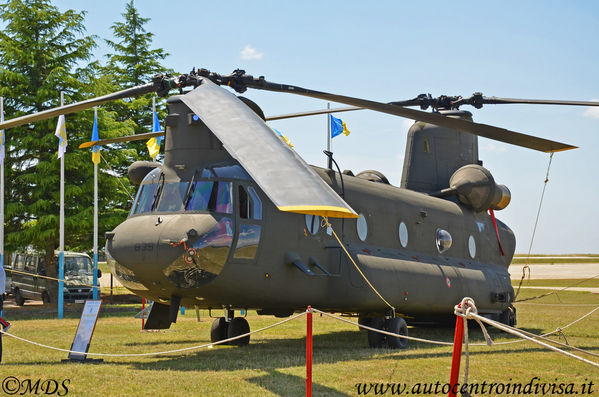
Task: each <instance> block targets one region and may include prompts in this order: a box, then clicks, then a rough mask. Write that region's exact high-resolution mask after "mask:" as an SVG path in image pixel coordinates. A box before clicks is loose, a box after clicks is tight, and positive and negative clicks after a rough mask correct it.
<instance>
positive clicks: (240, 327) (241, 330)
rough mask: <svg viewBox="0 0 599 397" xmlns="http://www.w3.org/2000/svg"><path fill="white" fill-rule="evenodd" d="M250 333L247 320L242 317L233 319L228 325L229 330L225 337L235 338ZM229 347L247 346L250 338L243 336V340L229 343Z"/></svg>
mask: <svg viewBox="0 0 599 397" xmlns="http://www.w3.org/2000/svg"><path fill="white" fill-rule="evenodd" d="M248 332H250V325H249V324H248V322H247V320H246V319H245V318H243V317H235V318H234V319H233V320H231V322H230V323H229V330H228V334H227V337H229V338H233V337H235V336H239V335H243V334H247V333H248ZM229 344H230V345H235V346H247V345H249V344H250V336H249V335H247V336H244V337H243V338H239V339H235V340H234V341H231V342H229Z"/></svg>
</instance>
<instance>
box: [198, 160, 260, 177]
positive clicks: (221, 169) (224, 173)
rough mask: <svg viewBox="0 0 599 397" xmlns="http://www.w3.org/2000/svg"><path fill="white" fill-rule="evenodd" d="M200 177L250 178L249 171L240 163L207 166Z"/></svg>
mask: <svg viewBox="0 0 599 397" xmlns="http://www.w3.org/2000/svg"><path fill="white" fill-rule="evenodd" d="M200 177H202V178H223V179H243V180H250V176H249V175H248V173H247V172H246V171H245V170H244V169H243V168H242V167H241V166H240V165H239V164H233V165H231V164H223V165H213V166H211V167H206V168H204V169H203V170H202V172H201V173H200Z"/></svg>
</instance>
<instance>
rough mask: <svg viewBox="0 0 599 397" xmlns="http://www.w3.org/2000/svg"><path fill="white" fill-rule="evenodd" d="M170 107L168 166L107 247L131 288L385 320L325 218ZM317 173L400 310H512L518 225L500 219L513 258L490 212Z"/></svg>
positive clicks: (355, 252) (162, 298) (356, 253)
mask: <svg viewBox="0 0 599 397" xmlns="http://www.w3.org/2000/svg"><path fill="white" fill-rule="evenodd" d="M168 106H169V116H168V118H167V122H166V124H167V128H166V142H165V145H166V146H165V157H164V162H163V165H162V166H161V167H159V168H157V170H156V171H155V172H154V174H153V175H150V174H152V173H150V174H148V176H147V177H146V179H144V182H142V187H141V190H142V192H141V193H140V194H139V197H138V199H137V200H136V203H135V204H134V208H133V210H132V214H131V216H130V217H129V218H128V219H127V220H126V221H125V222H123V223H122V224H121V225H119V226H118V227H117V228H116V229H115V230H114V232H113V234H112V235H111V237H110V238H108V240H107V252H108V253H109V255H110V256H111V257H112V258H113V259H112V260H111V264H112V266H113V273H114V274H115V276H116V277H117V278H118V279H119V281H120V282H121V283H122V284H123V285H124V286H125V287H127V288H128V289H130V290H131V291H132V292H134V293H135V294H137V295H140V296H143V297H145V298H148V299H152V300H155V301H157V302H161V303H167V302H169V301H170V300H171V299H172V298H171V297H172V296H177V297H180V298H181V305H183V306H187V307H192V306H197V307H200V308H213V309H220V308H233V309H258V310H261V311H262V312H263V313H273V314H284V313H290V312H292V311H295V310H302V309H305V307H306V306H308V305H312V306H313V307H316V308H319V309H323V310H328V311H336V312H346V313H356V314H361V315H363V314H374V313H383V312H384V311H385V309H386V307H387V306H386V304H385V303H384V302H382V300H381V299H380V298H379V297H378V296H377V295H376V294H375V293H374V292H373V290H372V289H371V288H370V287H369V286H368V285H367V284H366V282H365V281H364V279H363V278H362V276H361V275H360V274H359V273H358V271H357V270H356V268H355V266H354V264H353V263H352V261H351V260H350V258H349V257H348V255H347V254H346V253H345V252H344V251H343V250H342V249H341V247H340V245H339V243H338V242H337V240H336V239H335V238H334V236H333V235H332V233H331V231H330V230H327V228H326V227H322V226H321V222H322V220H321V219H319V218H318V217H316V219H313V217H311V216H306V215H302V214H296V213H288V212H281V211H279V210H278V209H277V208H276V207H275V206H274V205H273V204H272V202H271V201H269V199H268V198H267V197H266V196H265V195H264V194H263V192H262V191H261V189H260V188H259V187H258V186H257V185H256V184H255V183H254V182H253V181H252V179H251V177H250V176H249V175H247V174H245V172H244V171H243V170H242V169H241V171H242V172H237V171H239V169H240V167H239V166H238V165H237V163H236V162H235V160H234V159H232V158H231V157H230V155H229V154H228V153H227V151H226V150H225V149H224V148H223V147H222V145H221V144H220V142H219V141H218V140H217V139H216V138H215V137H214V135H213V134H212V133H211V132H210V130H209V129H208V128H206V127H205V126H204V125H203V124H202V123H201V122H199V121H197V120H192V118H193V114H192V113H191V112H190V111H189V109H188V108H187V107H186V106H185V105H183V104H182V103H181V102H180V100H179V99H178V98H177V97H176V96H175V97H171V98H170V99H169V105H168ZM275 166H276V165H275V164H273V167H275ZM223 170H224V171H223ZM227 170H229V171H230V170H234V172H229V171H227ZM315 170H316V171H317V173H318V175H319V176H320V177H321V178H322V179H323V180H324V181H325V182H326V183H327V184H329V185H330V186H331V187H332V188H333V189H334V190H335V191H337V192H338V193H339V194H343V198H344V200H345V201H346V202H347V203H348V204H349V205H350V206H351V207H352V208H353V209H354V210H355V211H356V212H357V213H358V214H361V215H363V220H362V221H360V223H361V227H362V230H361V235H359V234H358V230H357V224H358V222H359V221H358V220H356V219H329V221H330V222H331V224H332V228H333V230H334V231H335V232H336V233H337V235H338V236H339V238H341V239H342V241H343V244H344V245H345V247H346V248H347V250H348V253H349V255H350V256H351V258H352V259H353V260H354V261H355V264H356V265H357V266H358V267H359V268H360V269H361V271H362V272H363V273H364V275H365V276H366V277H367V278H368V280H369V281H370V282H371V283H372V285H373V286H374V287H375V288H376V289H377V290H378V292H379V293H380V294H381V295H382V296H383V297H384V298H385V299H386V300H387V301H388V302H390V303H391V304H392V305H393V306H394V307H395V308H396V311H397V312H398V313H401V314H404V315H406V316H415V317H421V318H429V317H432V318H434V317H436V316H445V315H449V314H451V313H453V307H454V305H456V304H457V303H459V302H460V301H461V299H462V298H463V297H466V296H469V297H471V298H474V300H475V302H476V304H477V307H478V309H479V311H480V312H482V313H500V312H502V311H504V310H505V309H506V308H507V307H508V306H509V305H510V304H511V302H512V300H513V289H512V287H511V283H510V277H509V274H508V271H507V268H508V266H509V263H510V261H511V259H512V256H513V253H514V248H515V239H514V236H513V233H512V232H511V230H510V229H509V228H508V227H507V226H505V225H504V224H502V223H501V222H497V226H498V231H499V237H500V240H501V245H502V247H503V250H504V253H505V256H504V255H502V253H501V251H500V249H499V245H498V241H497V236H496V231H495V227H494V225H493V223H492V221H491V218H490V216H489V215H488V214H487V213H485V212H481V213H474V212H473V211H472V210H471V209H469V208H468V207H466V206H464V205H462V204H459V203H458V202H455V201H451V200H448V199H441V198H435V197H431V196H429V195H427V194H423V193H418V192H414V191H411V190H407V189H402V188H398V187H395V186H391V185H387V184H383V183H377V182H371V181H368V180H365V179H361V178H358V177H353V176H348V175H340V174H338V173H336V172H332V171H330V170H325V169H320V168H315ZM225 171H226V172H225ZM341 176H342V177H343V184H342V183H341ZM289 177H290V178H293V175H290V176H289ZM152 178H154V179H152ZM190 184H191V185H190ZM342 186H343V187H342ZM143 189H148V190H147V192H150V189H155V190H157V191H158V194H156V191H152V194H151V195H150V194H147V195H146V196H145V197H146V198H147V199H148V200H149V201H154V200H155V202H154V203H146V204H145V205H146V207H145V208H142V207H143V206H142V203H141V200H142V199H143V198H144V194H143ZM169 189H170V190H169ZM204 191H207V192H208V193H206V194H205V198H206V201H205V203H204V202H202V201H201V198H202V196H201V195H202V194H203V193H202V192H204ZM169 192H170V193H169ZM171 193H172V197H171V198H167V196H168V194H171ZM211 193H212V194H211ZM196 195H197V196H196ZM162 200H164V202H163V201H162ZM168 200H173V201H172V203H174V204H173V205H170V203H171V202H170V201H168ZM150 204H152V205H150ZM152 207H153V208H152ZM364 221H365V222H364ZM364 223H365V225H366V229H367V230H366V233H365V235H364V233H363V232H364V228H363V225H364ZM402 223H403V226H402V229H404V230H402V239H401V240H400V224H402ZM443 231H444V232H445V233H443ZM439 235H441V236H442V237H443V238H442V240H443V241H442V242H441V243H438V241H437V240H438V236H439ZM447 235H449V236H450V243H451V244H450V246H448V245H449V243H448V241H447ZM439 244H441V246H439ZM443 249H445V250H444V251H443V252H440V251H441V250H443ZM306 269H307V271H306Z"/></svg>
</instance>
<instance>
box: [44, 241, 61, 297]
mask: <svg viewBox="0 0 599 397" xmlns="http://www.w3.org/2000/svg"><path fill="white" fill-rule="evenodd" d="M54 249H55V247H54V244H53V243H50V244H48V245H46V255H45V256H44V259H45V261H46V276H48V277H52V278H53V279H57V278H58V257H54ZM46 281H47V283H46V285H47V286H48V296H49V298H50V306H52V307H58V281H56V280H49V279H48V280H46ZM60 292H62V291H60Z"/></svg>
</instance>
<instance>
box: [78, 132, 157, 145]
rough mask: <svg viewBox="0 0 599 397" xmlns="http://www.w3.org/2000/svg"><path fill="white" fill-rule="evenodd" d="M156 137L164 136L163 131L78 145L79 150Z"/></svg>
mask: <svg viewBox="0 0 599 397" xmlns="http://www.w3.org/2000/svg"><path fill="white" fill-rule="evenodd" d="M158 136H164V131H157V132H148V133H147V134H136V135H128V136H121V137H118V138H110V139H101V140H99V141H91V142H85V143H82V144H81V145H79V149H87V148H90V147H92V146H103V145H108V144H110V143H119V142H130V141H141V140H143V139H150V138H155V137H158Z"/></svg>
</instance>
